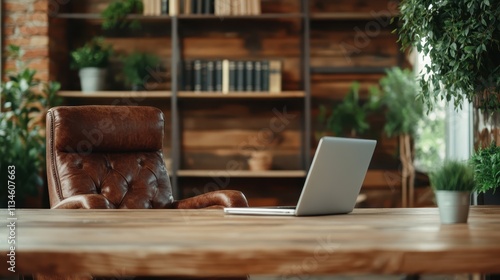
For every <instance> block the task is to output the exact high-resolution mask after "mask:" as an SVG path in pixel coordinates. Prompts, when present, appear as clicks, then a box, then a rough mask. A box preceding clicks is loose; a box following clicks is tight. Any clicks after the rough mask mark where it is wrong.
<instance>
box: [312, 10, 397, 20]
mask: <svg viewBox="0 0 500 280" xmlns="http://www.w3.org/2000/svg"><path fill="white" fill-rule="evenodd" d="M396 16H399V14H385V13H382V12H373V13H340V12H339V13H317V14H312V15H311V20H372V19H376V18H388V17H389V18H391V17H396Z"/></svg>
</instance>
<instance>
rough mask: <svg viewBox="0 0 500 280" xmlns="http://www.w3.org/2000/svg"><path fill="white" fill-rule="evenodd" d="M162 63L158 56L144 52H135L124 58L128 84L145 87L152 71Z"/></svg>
mask: <svg viewBox="0 0 500 280" xmlns="http://www.w3.org/2000/svg"><path fill="white" fill-rule="evenodd" d="M159 64H160V59H159V57H158V56H156V55H154V54H149V53H143V52H134V53H132V54H130V55H128V56H126V57H125V58H124V59H123V74H124V76H125V82H126V84H127V85H130V86H132V87H133V88H134V87H138V88H144V86H145V84H146V82H147V81H148V80H149V79H150V78H151V76H152V72H154V71H155V69H156V68H157V66H158V65H159Z"/></svg>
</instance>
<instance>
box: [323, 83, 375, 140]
mask: <svg viewBox="0 0 500 280" xmlns="http://www.w3.org/2000/svg"><path fill="white" fill-rule="evenodd" d="M359 86H360V85H359V83H358V82H353V83H352V85H351V88H350V89H349V92H348V93H347V95H346V96H345V97H344V99H343V100H342V102H341V103H339V104H335V105H333V106H332V109H331V113H330V114H329V112H328V109H327V108H326V106H324V105H321V106H320V107H319V114H318V118H317V120H318V122H319V124H320V125H322V126H323V127H325V130H327V131H329V132H332V133H333V134H334V135H337V136H351V137H355V136H359V135H360V134H363V133H364V132H366V131H367V130H368V129H369V128H370V123H369V122H368V120H367V116H368V115H369V114H370V113H372V112H374V111H375V110H376V109H377V108H378V101H377V100H376V99H373V98H370V99H369V100H368V101H366V102H362V101H361V100H360V98H359Z"/></svg>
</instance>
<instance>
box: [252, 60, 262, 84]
mask: <svg viewBox="0 0 500 280" xmlns="http://www.w3.org/2000/svg"><path fill="white" fill-rule="evenodd" d="M253 68H254V74H253V78H254V79H253V87H254V90H255V91H262V61H255V64H254V67H253Z"/></svg>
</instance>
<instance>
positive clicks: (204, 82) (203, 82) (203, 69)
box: [201, 60, 208, 91]
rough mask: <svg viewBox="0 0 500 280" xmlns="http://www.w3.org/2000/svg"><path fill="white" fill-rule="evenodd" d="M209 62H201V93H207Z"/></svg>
mask: <svg viewBox="0 0 500 280" xmlns="http://www.w3.org/2000/svg"><path fill="white" fill-rule="evenodd" d="M207 72H208V71H207V62H206V61H204V60H202V61H201V91H207V88H208V79H207Z"/></svg>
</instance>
